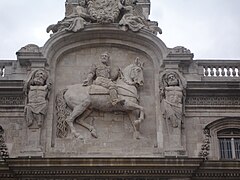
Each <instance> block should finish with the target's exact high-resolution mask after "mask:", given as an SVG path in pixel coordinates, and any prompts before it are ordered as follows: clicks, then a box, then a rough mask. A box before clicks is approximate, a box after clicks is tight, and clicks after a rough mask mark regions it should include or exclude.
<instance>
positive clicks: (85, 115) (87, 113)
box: [76, 109, 98, 138]
mask: <svg viewBox="0 0 240 180" xmlns="http://www.w3.org/2000/svg"><path fill="white" fill-rule="evenodd" d="M91 113H92V110H89V109H87V110H86V111H84V113H83V114H82V116H81V118H80V119H78V120H76V123H78V124H79V125H81V126H83V127H85V128H86V129H88V130H89V131H90V132H91V135H92V136H93V137H95V138H97V137H98V136H97V131H96V129H95V128H94V126H93V125H90V124H88V123H86V122H84V120H85V119H86V118H87V117H88V116H89V115H90V114H91Z"/></svg>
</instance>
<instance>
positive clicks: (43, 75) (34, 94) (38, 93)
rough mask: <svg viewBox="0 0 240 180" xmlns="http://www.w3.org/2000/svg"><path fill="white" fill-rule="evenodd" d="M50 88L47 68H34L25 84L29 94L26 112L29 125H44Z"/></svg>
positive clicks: (25, 89) (26, 92)
mask: <svg viewBox="0 0 240 180" xmlns="http://www.w3.org/2000/svg"><path fill="white" fill-rule="evenodd" d="M50 88H51V83H50V82H49V78H48V73H47V72H46V71H45V70H42V69H37V70H34V71H32V72H31V73H30V75H29V76H28V78H27V80H26V82H25V85H24V91H25V94H26V95H27V104H26V106H25V113H26V120H27V126H28V127H31V126H36V125H37V126H38V127H41V126H42V124H43V120H44V117H45V115H46V111H47V105H48V96H49V90H50Z"/></svg>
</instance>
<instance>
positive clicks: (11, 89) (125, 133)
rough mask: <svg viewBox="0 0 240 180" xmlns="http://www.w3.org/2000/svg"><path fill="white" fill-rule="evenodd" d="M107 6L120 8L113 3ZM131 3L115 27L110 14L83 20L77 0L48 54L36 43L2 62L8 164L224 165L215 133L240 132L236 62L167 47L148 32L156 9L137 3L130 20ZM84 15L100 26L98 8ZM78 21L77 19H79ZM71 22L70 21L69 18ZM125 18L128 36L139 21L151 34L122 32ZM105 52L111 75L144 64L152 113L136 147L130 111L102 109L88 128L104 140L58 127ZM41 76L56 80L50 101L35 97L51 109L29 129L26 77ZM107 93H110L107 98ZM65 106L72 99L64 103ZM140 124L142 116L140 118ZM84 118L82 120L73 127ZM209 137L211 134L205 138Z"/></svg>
mask: <svg viewBox="0 0 240 180" xmlns="http://www.w3.org/2000/svg"><path fill="white" fill-rule="evenodd" d="M108 2H109V3H110V4H111V3H115V1H110V0H109V1H108ZM129 2H130V1H129ZM129 2H128V3H129ZM128 5H129V4H122V6H123V7H122V8H121V9H118V11H119V12H117V15H116V17H113V16H112V15H108V17H109V18H110V21H109V22H108V20H107V19H104V15H101V16H100V19H98V20H97V19H94V20H93V21H92V20H89V19H87V17H86V16H83V14H84V13H82V14H81V13H79V11H81V8H80V7H78V6H79V4H78V1H67V2H66V8H67V9H66V18H65V19H64V20H63V21H60V22H59V23H58V24H57V27H55V28H56V29H54V27H51V28H50V30H52V31H53V32H55V33H54V34H53V35H52V36H51V37H50V38H49V40H48V41H47V42H46V43H45V45H44V46H43V47H39V46H37V45H34V44H29V45H26V46H24V47H23V48H21V49H20V50H19V51H18V52H17V60H9V61H0V114H1V116H0V125H1V126H2V128H3V129H4V131H5V133H4V140H5V144H6V146H7V150H8V153H9V156H10V157H20V156H41V157H173V156H174V157H179V156H183V157H186V156H188V157H191V158H196V157H199V154H200V155H201V157H204V158H208V159H210V160H211V159H214V160H217V159H219V149H218V138H217V132H218V131H220V130H223V129H226V128H237V129H240V127H239V122H240V121H239V118H238V117H239V116H240V110H239V109H240V108H239V107H240V103H239V102H240V99H239V97H240V88H239V75H240V66H239V61H224V60H221V61H220V60H216V61H208V60H206V61H204V60H193V53H191V51H190V50H188V49H187V48H185V47H182V46H177V47H175V48H168V47H167V46H166V45H165V44H164V43H163V42H162V41H161V39H160V38H158V37H157V36H156V35H155V34H156V31H157V30H156V29H155V28H157V25H156V23H154V22H152V21H150V22H149V23H150V25H151V24H152V25H153V26H152V28H153V30H154V31H153V30H152V29H151V26H150V25H149V24H148V25H146V24H145V23H146V22H145V21H146V20H147V19H148V15H149V5H150V4H149V1H139V3H138V4H137V5H136V6H135V5H134V8H133V7H132V6H133V5H132V4H130V5H129V6H131V7H132V8H133V9H131V8H130V11H129V13H130V12H132V11H131V10H134V11H137V13H138V14H134V15H133V14H131V13H130V14H131V15H130V16H129V17H127V15H128V14H127V13H126V14H124V12H123V11H122V10H124V8H125V10H127V6H128ZM102 7H103V6H102V5H101V7H97V6H96V4H95V5H94V8H95V11H97V13H100V11H99V8H100V9H101V8H102ZM111 7H112V6H111ZM74 8H75V9H74ZM79 8H80V9H79ZM85 8H86V9H85V10H87V11H86V12H85V13H87V14H88V13H89V14H88V15H89V16H90V17H91V18H93V17H94V10H93V11H92V12H89V7H85ZM82 10H83V9H82ZM72 13H73V14H74V13H79V14H78V15H76V14H75V15H76V16H74V15H73V14H72ZM111 13H113V12H112V11H111V12H110V14H111ZM72 15H73V16H72ZM85 15H86V14H85ZM97 15H98V14H97ZM69 16H71V17H70V18H68V17H69ZM76 18H77V19H76ZM91 18H90V19H91ZM122 18H123V19H122ZM121 20H122V21H123V20H124V21H126V22H125V25H126V26H127V27H128V28H129V29H131V28H130V27H131V23H132V22H133V23H136V25H137V26H138V25H140V26H142V25H143V24H144V26H143V28H140V29H138V30H137V32H133V31H134V30H133V29H132V30H130V31H122V30H121V29H119V22H120V21H121ZM129 20H131V23H130V22H129ZM132 20H134V21H137V22H134V21H132ZM65 23H66V24H67V25H66V24H65ZM125 25H124V26H125ZM54 26H55V25H54ZM58 26H59V27H58ZM60 26H62V27H63V29H64V30H63V29H61V28H62V27H60ZM70 26H71V28H73V29H74V28H76V32H75V33H72V32H69V31H65V30H66V28H70ZM73 29H72V30H73ZM55 30H56V31H55ZM158 30H159V29H158ZM105 51H107V52H109V54H110V58H111V59H110V60H111V61H110V62H111V67H107V69H108V68H109V69H110V71H114V68H113V67H118V68H119V69H120V70H122V71H123V70H124V68H126V67H127V66H129V65H130V64H132V63H133V60H134V59H136V58H137V57H138V58H139V60H140V61H141V62H143V63H144V68H142V74H143V78H144V85H143V86H142V87H139V88H138V89H137V93H138V96H139V98H138V99H139V102H138V103H137V104H138V105H139V106H141V107H142V108H143V109H144V114H145V116H144V118H140V119H141V120H142V122H141V124H140V126H139V127H137V128H139V129H137V130H138V131H139V136H138V137H139V139H135V138H134V137H133V134H134V131H136V126H134V123H132V122H131V121H130V118H129V116H128V109H125V110H122V109H120V111H119V109H118V111H112V112H106V111H103V110H102V109H101V108H98V109H97V108H95V109H94V110H93V112H92V113H91V114H90V115H89V116H87V117H86V118H85V119H84V122H85V123H87V124H89V125H91V127H93V128H94V129H95V130H96V132H97V138H96V137H93V136H92V135H94V133H92V134H91V132H89V130H88V129H86V128H84V127H83V126H82V125H78V124H77V123H73V124H72V125H73V127H74V128H75V131H76V132H77V133H79V134H80V135H81V136H82V137H83V138H82V139H77V138H76V137H74V136H73V135H72V134H71V133H70V131H69V129H70V128H69V124H68V123H67V122H65V121H63V124H61V127H60V126H58V125H59V123H58V115H59V112H62V110H66V109H67V110H69V112H68V113H66V114H65V115H66V116H65V115H64V116H63V119H64V120H66V119H67V118H68V115H69V114H71V113H72V109H71V108H69V107H68V106H69V104H68V105H66V106H61V107H59V106H57V107H58V109H56V98H57V97H58V96H57V94H58V93H59V92H60V91H61V90H63V89H65V88H67V87H69V86H77V84H78V85H79V87H82V83H83V82H84V80H85V79H86V78H87V77H88V74H89V69H90V68H91V66H92V65H93V64H96V63H98V62H99V55H100V54H102V53H103V52H105ZM39 69H42V70H44V71H46V72H48V79H51V80H52V88H51V93H50V94H49V98H48V99H47V98H45V99H44V98H43V96H44V97H45V95H41V93H35V95H37V97H38V98H41V97H42V99H43V101H44V102H45V101H47V103H48V105H47V106H45V107H46V112H45V113H44V115H45V117H44V120H43V122H42V123H40V124H41V128H39V127H37V126H33V125H32V124H31V123H30V124H29V123H27V121H26V119H25V116H24V108H25V107H27V106H26V105H28V101H29V100H31V99H32V95H31V94H30V95H29V94H28V96H24V84H25V80H26V79H28V74H31V72H36V71H37V70H39ZM166 72H174V73H175V75H176V74H177V75H176V76H178V77H177V79H178V81H179V82H180V80H181V82H182V85H181V83H179V84H178V85H172V86H169V85H168V86H162V84H161V81H163V79H162V77H163V76H161V74H160V73H163V74H164V73H165V74H166ZM30 77H31V76H30ZM94 80H95V79H94ZM113 82H115V81H113ZM183 84H184V85H183ZM45 85H47V84H44V85H43V89H42V90H43V92H44V93H47V90H46V89H44V86H45ZM159 87H162V89H164V91H165V94H162V92H160V90H161V89H160V88H159ZM36 89H38V88H36ZM40 89H41V88H40ZM79 89H80V88H79ZM45 90H46V91H45ZM49 90H50V89H48V92H49ZM108 90H109V89H107V90H106V89H105V91H106V92H107V93H108ZM36 91H37V90H36ZM28 92H29V91H28ZM30 92H31V87H30ZM34 92H35V91H33V89H32V93H34ZM94 93H95V92H94ZM118 95H119V94H118ZM162 95H163V97H162ZM81 96H82V95H81ZM69 97H70V96H69ZM79 97H80V96H79ZM170 97H174V98H176V99H177V100H176V99H175V100H172V99H171V98H170ZM74 98H75V99H76V98H78V96H75V97H74ZM98 98H99V96H97V97H96V102H97V103H98V105H99V107H103V106H104V105H105V104H103V103H102V102H101V101H100V100H99V99H98ZM62 100H66V97H65V98H62ZM124 100H125V101H126V100H127V98H124ZM164 101H169V102H171V103H172V105H176V106H179V108H178V115H177V116H178V117H175V119H172V120H173V121H175V120H176V121H177V123H176V125H175V126H173V125H171V124H169V123H166V122H168V121H166V118H164V114H165V115H167V114H169V113H170V108H172V107H171V106H172V105H171V106H170V107H167V106H166V105H164V103H163V102H164ZM109 102H111V99H110V97H109ZM109 104H110V105H111V103H109ZM181 106H182V108H181ZM176 111H177V110H176ZM176 111H172V113H173V115H176ZM167 116H168V115H167ZM167 116H166V117H167ZM139 117H140V116H139V113H138V112H136V116H135V119H134V120H138V118H139ZM80 118H81V117H80ZM170 119H171V118H170ZM78 120H79V118H77V117H76V119H75V122H76V121H78ZM34 122H36V121H34ZM133 122H134V121H133ZM135 122H136V121H135ZM62 125H63V126H62ZM59 127H60V128H62V130H64V131H65V134H66V136H65V135H63V136H62V137H60V136H58V132H59ZM168 128H171V129H172V133H169V131H168ZM206 129H208V130H209V133H206V131H204V130H206Z"/></svg>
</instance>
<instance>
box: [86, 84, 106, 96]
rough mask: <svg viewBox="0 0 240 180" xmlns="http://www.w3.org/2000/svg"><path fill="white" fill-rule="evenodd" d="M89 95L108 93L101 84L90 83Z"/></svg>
mask: <svg viewBox="0 0 240 180" xmlns="http://www.w3.org/2000/svg"><path fill="white" fill-rule="evenodd" d="M89 95H109V90H108V89H107V88H104V87H102V86H99V85H94V84H92V85H91V86H90V88H89Z"/></svg>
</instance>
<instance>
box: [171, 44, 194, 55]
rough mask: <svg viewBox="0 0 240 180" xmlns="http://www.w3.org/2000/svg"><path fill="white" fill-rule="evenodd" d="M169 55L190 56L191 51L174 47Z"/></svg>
mask: <svg viewBox="0 0 240 180" xmlns="http://www.w3.org/2000/svg"><path fill="white" fill-rule="evenodd" d="M169 54H191V51H190V50H189V49H187V48H185V47H183V46H176V47H174V48H172V49H171V50H170V53H169Z"/></svg>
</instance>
